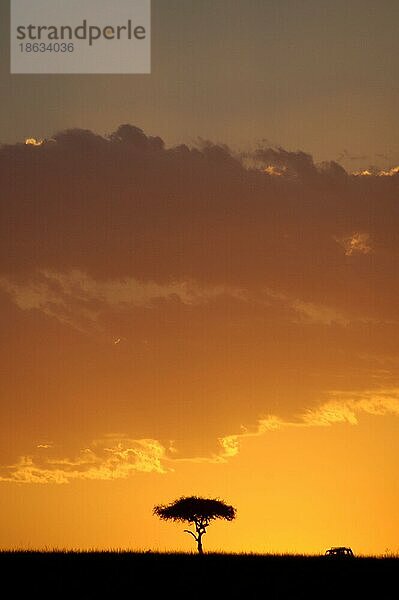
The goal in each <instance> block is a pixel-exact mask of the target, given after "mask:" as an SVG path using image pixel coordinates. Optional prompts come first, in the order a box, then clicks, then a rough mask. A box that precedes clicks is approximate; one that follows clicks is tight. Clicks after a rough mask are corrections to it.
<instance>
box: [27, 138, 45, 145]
mask: <svg viewBox="0 0 399 600" xmlns="http://www.w3.org/2000/svg"><path fill="white" fill-rule="evenodd" d="M25 144H27V145H28V146H41V145H42V144H44V140H37V139H36V138H27V139H26V140H25Z"/></svg>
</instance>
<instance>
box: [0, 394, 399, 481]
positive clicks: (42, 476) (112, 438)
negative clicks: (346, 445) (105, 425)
mask: <svg viewBox="0 0 399 600" xmlns="http://www.w3.org/2000/svg"><path fill="white" fill-rule="evenodd" d="M362 414H368V415H373V416H384V415H393V416H396V417H399V388H390V389H382V390H364V391H355V392H341V391H332V392H330V393H329V399H328V400H327V401H326V402H325V403H323V404H321V405H320V406H319V407H317V408H312V409H308V410H305V411H304V412H303V413H301V414H299V415H298V416H297V418H295V419H293V420H284V419H282V418H280V417H278V416H276V415H268V416H265V417H263V418H261V419H259V421H258V422H257V424H256V425H255V426H254V427H252V428H248V427H244V426H242V427H241V432H239V433H235V434H230V435H226V436H223V437H220V438H218V444H219V448H220V450H219V452H217V453H214V454H212V455H211V456H192V457H190V456H188V457H179V453H178V450H177V449H176V448H175V447H174V445H173V443H172V442H170V443H169V444H168V445H164V444H162V443H161V442H160V441H158V440H154V439H139V440H136V439H131V438H129V437H128V436H126V435H124V434H109V435H106V436H104V437H103V438H101V439H98V440H94V441H93V442H92V443H91V444H90V445H89V446H88V447H86V448H82V449H81V450H80V451H79V452H78V454H77V456H75V457H74V458H68V457H59V456H58V457H57V456H54V455H49V454H48V453H46V454H45V455H44V456H43V453H37V454H34V453H32V455H30V456H22V457H20V458H19V460H18V461H17V462H16V463H15V464H12V465H8V466H2V467H0V482H9V483H11V482H12V483H20V484H25V483H38V484H47V483H56V484H63V483H70V482H72V481H76V480H100V481H109V480H115V479H127V478H128V477H130V476H132V475H133V474H135V473H158V474H166V473H168V472H170V471H173V470H175V468H177V466H178V465H179V463H184V462H190V463H213V464H223V463H226V462H227V461H229V460H231V459H233V458H234V457H236V456H238V454H239V452H240V447H241V444H242V443H243V442H245V441H246V440H248V439H250V438H254V437H260V436H264V435H267V434H269V433H271V432H277V431H280V430H284V429H290V428H308V427H327V426H333V425H336V424H342V423H347V424H349V425H357V424H358V421H359V417H360V416H361V415H362ZM37 448H46V449H51V448H52V446H51V445H50V444H43V445H42V444H39V445H38V446H37Z"/></svg>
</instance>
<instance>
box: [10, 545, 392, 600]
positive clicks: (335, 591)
mask: <svg viewBox="0 0 399 600" xmlns="http://www.w3.org/2000/svg"><path fill="white" fill-rule="evenodd" d="M0 568H1V571H2V573H3V574H7V573H12V574H13V575H12V581H13V592H14V594H18V593H19V592H22V593H24V592H25V593H26V592H29V595H32V593H39V594H41V595H43V594H46V595H47V594H50V596H51V597H54V598H57V597H61V595H65V594H74V595H75V596H76V597H77V598H81V597H82V598H83V597H89V598H94V597H103V596H104V595H107V594H108V595H109V594H110V595H111V597H113V598H117V597H118V596H122V595H123V596H124V597H125V596H127V595H129V596H130V597H132V598H136V597H139V596H141V595H144V594H145V595H146V596H147V597H149V598H158V597H159V598H163V597H165V596H167V597H172V598H197V597H202V598H204V599H205V598H227V597H229V598H236V597H237V598H238V597H241V598H244V599H247V598H248V599H252V598H255V599H256V598H267V599H270V598H272V599H283V598H295V599H297V598H303V599H305V598H306V599H307V598H320V599H322V598H351V599H353V600H357V599H358V598H359V599H360V598H369V597H375V598H379V599H385V598H391V597H392V598H393V597H394V596H392V592H390V590H397V580H398V574H399V557H398V556H391V555H390V556H382V557H374V556H368V557H355V558H353V559H335V558H332V559H331V558H328V557H325V556H313V555H311V556H309V555H300V554H295V555H292V554H263V555H262V554H248V553H242V554H228V553H207V554H204V555H202V556H201V555H198V554H194V553H192V554H183V553H178V552H170V553H161V552H149V551H145V550H143V551H126V550H123V549H113V550H93V551H81V550H72V551H71V550H66V549H54V550H52V551H49V550H48V549H46V550H39V551H35V550H18V549H16V550H8V551H0ZM18 574H20V576H18ZM395 593H396V592H395ZM14 594H13V595H14Z"/></svg>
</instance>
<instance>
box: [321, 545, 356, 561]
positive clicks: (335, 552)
mask: <svg viewBox="0 0 399 600" xmlns="http://www.w3.org/2000/svg"><path fill="white" fill-rule="evenodd" d="M326 556H335V557H345V558H351V557H353V556H354V554H353V552H352V548H345V546H338V547H334V548H330V549H329V550H327V551H326Z"/></svg>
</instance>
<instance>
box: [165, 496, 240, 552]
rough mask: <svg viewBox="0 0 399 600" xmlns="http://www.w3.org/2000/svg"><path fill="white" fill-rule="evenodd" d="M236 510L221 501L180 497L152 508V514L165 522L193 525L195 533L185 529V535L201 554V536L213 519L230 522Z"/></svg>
mask: <svg viewBox="0 0 399 600" xmlns="http://www.w3.org/2000/svg"><path fill="white" fill-rule="evenodd" d="M236 512H237V511H236V509H235V508H234V507H233V506H229V505H228V504H226V503H225V502H223V501H222V500H217V499H212V498H200V497H198V496H182V497H181V498H179V499H178V500H175V501H174V502H171V503H170V504H166V505H165V504H160V505H158V506H154V509H153V513H154V515H156V516H157V517H159V518H160V519H164V520H165V521H181V522H187V523H190V524H193V525H194V526H195V532H194V531H191V530H190V529H185V530H184V531H185V533H189V534H190V535H192V536H193V538H194V539H195V541H196V542H197V548H198V552H199V553H200V554H203V548H202V536H203V535H204V534H205V533H206V528H207V527H208V525H209V524H210V523H211V521H214V520H215V519H225V520H226V521H232V520H233V519H235V517H236Z"/></svg>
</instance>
